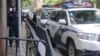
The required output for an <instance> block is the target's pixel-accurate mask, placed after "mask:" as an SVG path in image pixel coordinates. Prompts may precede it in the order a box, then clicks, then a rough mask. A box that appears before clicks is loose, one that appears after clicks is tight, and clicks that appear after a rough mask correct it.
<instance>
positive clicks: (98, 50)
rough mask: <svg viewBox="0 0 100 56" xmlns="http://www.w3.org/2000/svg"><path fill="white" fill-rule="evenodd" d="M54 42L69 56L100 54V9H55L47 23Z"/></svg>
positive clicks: (94, 55)
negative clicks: (64, 49) (63, 48)
mask: <svg viewBox="0 0 100 56" xmlns="http://www.w3.org/2000/svg"><path fill="white" fill-rule="evenodd" d="M46 28H47V31H48V33H49V35H50V36H51V41H52V44H55V46H64V47H66V50H67V53H66V54H68V56H100V11H98V9H96V8H69V9H61V10H54V11H52V13H51V16H50V19H48V21H47V23H46Z"/></svg>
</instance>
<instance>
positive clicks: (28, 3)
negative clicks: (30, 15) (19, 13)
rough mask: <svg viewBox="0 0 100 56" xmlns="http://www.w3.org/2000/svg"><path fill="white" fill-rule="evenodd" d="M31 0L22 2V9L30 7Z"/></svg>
mask: <svg viewBox="0 0 100 56" xmlns="http://www.w3.org/2000/svg"><path fill="white" fill-rule="evenodd" d="M31 3H32V0H22V8H26V7H28V6H29V5H31Z"/></svg>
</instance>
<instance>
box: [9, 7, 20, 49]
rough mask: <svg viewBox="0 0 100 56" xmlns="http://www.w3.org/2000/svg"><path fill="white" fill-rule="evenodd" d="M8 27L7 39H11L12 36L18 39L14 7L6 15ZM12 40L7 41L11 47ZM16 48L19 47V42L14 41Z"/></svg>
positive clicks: (16, 17) (16, 16)
mask: <svg viewBox="0 0 100 56" xmlns="http://www.w3.org/2000/svg"><path fill="white" fill-rule="evenodd" d="M7 21H8V27H9V37H13V35H14V36H15V37H16V38H19V33H18V13H17V11H16V7H15V6H13V7H12V11H10V12H9V13H8V20H7ZM12 44H13V40H9V45H10V47H12ZM16 46H17V47H19V41H18V40H16Z"/></svg>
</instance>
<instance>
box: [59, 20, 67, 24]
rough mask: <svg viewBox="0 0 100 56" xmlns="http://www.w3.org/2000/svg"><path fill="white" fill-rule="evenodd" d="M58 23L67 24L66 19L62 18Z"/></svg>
mask: <svg viewBox="0 0 100 56" xmlns="http://www.w3.org/2000/svg"><path fill="white" fill-rule="evenodd" d="M58 23H60V24H63V25H65V24H66V20H65V19H60V20H58Z"/></svg>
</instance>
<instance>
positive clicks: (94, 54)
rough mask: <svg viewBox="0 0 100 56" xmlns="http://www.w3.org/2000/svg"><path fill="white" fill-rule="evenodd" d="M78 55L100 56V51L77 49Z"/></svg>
mask: <svg viewBox="0 0 100 56" xmlns="http://www.w3.org/2000/svg"><path fill="white" fill-rule="evenodd" d="M77 53H78V56H100V51H88V50H85V51H82V50H77Z"/></svg>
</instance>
